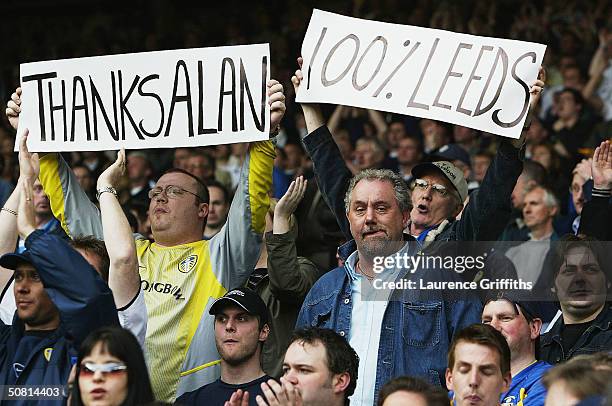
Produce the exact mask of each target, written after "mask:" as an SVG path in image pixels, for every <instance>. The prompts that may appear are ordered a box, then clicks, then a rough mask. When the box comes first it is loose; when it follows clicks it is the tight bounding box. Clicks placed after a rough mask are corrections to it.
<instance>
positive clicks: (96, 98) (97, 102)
mask: <svg viewBox="0 0 612 406" xmlns="http://www.w3.org/2000/svg"><path fill="white" fill-rule="evenodd" d="M111 81H112V86H113V104H115V105H116V102H115V100H114V95H115V92H116V89H115V73H114V72H112V71H111ZM89 87H90V88H91V109H92V110H93V127H94V140H96V141H97V140H98V109H97V107H98V106H100V111H101V112H102V117H103V118H104V122H105V123H106V127H107V128H108V132H109V133H110V135H111V137H113V139H114V140H115V141H119V132H118V129H117V127H118V124H117V109H116V108H115V111H114V112H115V128H113V125H112V124H111V122H110V120H109V118H108V115H107V114H106V109H104V103H102V98H101V97H100V93H98V89H97V88H96V85H95V84H94V82H93V79H92V78H91V76H89Z"/></svg>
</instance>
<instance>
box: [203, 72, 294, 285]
mask: <svg viewBox="0 0 612 406" xmlns="http://www.w3.org/2000/svg"><path fill="white" fill-rule="evenodd" d="M268 95H269V103H270V128H271V129H274V128H276V127H277V126H278V124H279V123H280V120H281V119H282V117H283V115H284V113H285V95H284V94H283V86H282V85H281V84H280V83H279V82H278V81H276V80H271V81H269V82H268ZM274 157H275V152H274V145H273V143H272V141H259V142H254V143H251V145H250V146H249V150H248V152H247V156H246V158H245V160H244V164H243V165H242V171H241V173H240V180H239V182H238V188H237V189H236V193H235V195H234V199H233V201H232V205H231V206H230V210H229V213H228V216H227V222H226V223H225V225H224V226H223V227H222V228H221V231H219V233H217V234H216V235H215V236H214V237H213V238H212V239H211V240H210V250H211V253H214V254H215V255H212V257H213V258H214V259H215V261H216V262H215V264H214V266H213V270H214V271H215V274H216V277H217V279H218V280H219V281H221V282H222V283H223V285H224V286H226V287H237V286H241V285H242V284H243V283H244V282H245V281H246V279H247V278H248V276H249V275H250V274H251V272H252V271H253V269H254V267H255V264H256V263H257V258H258V257H259V247H260V245H261V236H262V234H263V231H264V228H265V223H266V220H265V217H266V213H267V211H268V207H269V206H270V198H269V196H268V193H269V191H270V189H271V187H272V165H273V161H274Z"/></svg>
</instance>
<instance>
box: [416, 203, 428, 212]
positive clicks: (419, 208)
mask: <svg viewBox="0 0 612 406" xmlns="http://www.w3.org/2000/svg"><path fill="white" fill-rule="evenodd" d="M417 210H418V212H419V213H421V214H427V213H429V208H428V207H427V206H425V205H424V204H419V205H418V206H417Z"/></svg>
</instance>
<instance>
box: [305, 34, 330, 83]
mask: <svg viewBox="0 0 612 406" xmlns="http://www.w3.org/2000/svg"><path fill="white" fill-rule="evenodd" d="M326 33H327V27H323V29H322V30H321V36H320V37H319V41H317V45H316V46H315V49H314V52H313V53H312V57H311V58H310V61H309V62H308V75H307V78H306V89H310V73H311V72H312V65H313V64H314V61H315V58H316V57H317V54H318V53H319V48H321V43H322V42H323V37H325V34H326Z"/></svg>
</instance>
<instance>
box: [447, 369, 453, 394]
mask: <svg viewBox="0 0 612 406" xmlns="http://www.w3.org/2000/svg"><path fill="white" fill-rule="evenodd" d="M445 377H446V387H447V388H448V389H449V390H451V389H452V388H453V373H452V372H451V370H450V368H446V373H445Z"/></svg>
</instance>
